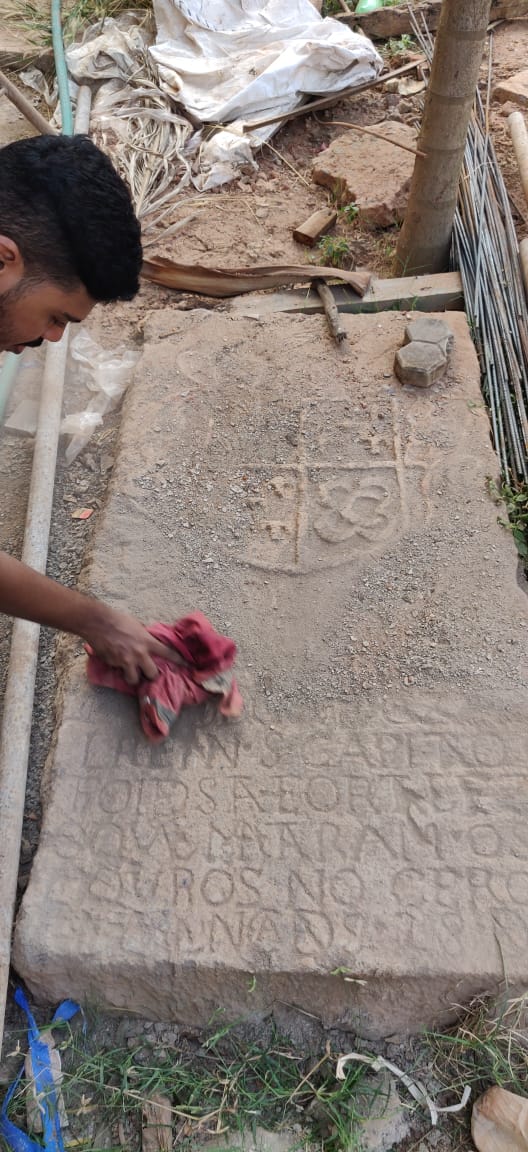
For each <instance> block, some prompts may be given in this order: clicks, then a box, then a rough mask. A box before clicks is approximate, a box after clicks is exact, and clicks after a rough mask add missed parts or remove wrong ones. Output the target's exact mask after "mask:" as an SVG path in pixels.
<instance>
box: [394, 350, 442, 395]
mask: <svg viewBox="0 0 528 1152" xmlns="http://www.w3.org/2000/svg"><path fill="white" fill-rule="evenodd" d="M446 366H447V357H446V353H445V352H444V349H443V348H442V347H441V346H440V345H439V344H425V343H422V342H420V341H418V340H413V341H412V343H411V344H404V346H403V348H398V351H397V353H396V357H395V360H394V371H395V373H396V375H397V377H398V380H400V381H401V383H402V384H413V385H414V386H415V387H416V388H431V386H432V385H433V384H436V383H437V381H438V380H441V378H442V376H443V375H444V372H445V370H446Z"/></svg>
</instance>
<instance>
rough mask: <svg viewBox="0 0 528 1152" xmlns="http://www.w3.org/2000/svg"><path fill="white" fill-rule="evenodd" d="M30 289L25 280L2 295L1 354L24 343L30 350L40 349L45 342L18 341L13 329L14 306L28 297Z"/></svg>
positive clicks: (0, 300)
mask: <svg viewBox="0 0 528 1152" xmlns="http://www.w3.org/2000/svg"><path fill="white" fill-rule="evenodd" d="M29 288H30V285H28V281H27V279H24V280H22V281H21V282H20V284H16V285H15V287H14V288H10V289H9V291H8V292H3V293H2V294H1V295H0V352H1V351H2V349H3V348H12V347H13V346H14V345H16V344H21V343H24V344H25V345H26V346H27V347H28V348H40V345H41V344H42V342H43V341H42V337H40V338H39V339H38V340H24V341H21V340H20V339H18V340H17V338H16V332H15V330H14V327H13V321H12V319H11V316H12V310H13V306H14V305H15V304H17V303H18V301H19V300H22V299H23V297H24V296H26V295H28V290H29Z"/></svg>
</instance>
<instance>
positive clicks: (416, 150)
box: [325, 120, 425, 156]
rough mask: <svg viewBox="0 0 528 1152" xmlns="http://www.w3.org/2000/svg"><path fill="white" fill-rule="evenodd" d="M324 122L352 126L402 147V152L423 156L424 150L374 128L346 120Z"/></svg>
mask: <svg viewBox="0 0 528 1152" xmlns="http://www.w3.org/2000/svg"><path fill="white" fill-rule="evenodd" d="M325 124H333V126H334V128H353V129H354V131H355V132H364V133H365V135H366V136H376V137H377V139H378V140H385V142H386V143H387V144H394V147H395V148H403V150H404V152H410V153H411V154H412V155H413V156H425V152H420V149H419V148H411V146H410V144H402V142H401V140H392V138H391V137H390V136H384V135H383V132H376V130H375V129H374V128H364V127H363V125H362V124H351V123H350V122H349V121H348V120H325Z"/></svg>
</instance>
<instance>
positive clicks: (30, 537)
mask: <svg viewBox="0 0 528 1152" xmlns="http://www.w3.org/2000/svg"><path fill="white" fill-rule="evenodd" d="M90 104H91V91H90V89H89V88H88V87H84V88H81V89H80V92H79V95H78V99H77V115H76V120H75V129H76V131H77V132H87V131H88V127H89V119H90ZM67 355H68V329H66V332H65V333H64V336H63V337H62V340H61V341H60V342H59V343H58V344H50V345H48V349H47V352H46V363H45V368H44V380H43V385H42V393H41V400H40V408H39V418H38V427H37V434H36V439H35V449H34V456H33V469H32V473H31V485H30V490H29V501H28V511H27V519H26V530H25V536H24V547H23V551H22V560H23V561H24V563H25V564H29V565H30V567H31V568H35V569H36V570H37V572H45V570H46V563H47V556H48V541H49V532H50V524H51V513H52V508H53V490H54V485H55V467H56V461H57V450H58V444H59V429H60V422H61V413H62V397H63V391H64V374H65V369H66V359H67ZM39 636H40V628H39V625H38V624H32V623H30V622H29V621H27V620H15V623H14V625H13V636H12V640H11V652H10V656H9V671H8V678H7V687H6V691H5V697H4V715H3V723H2V735H1V740H0V1038H1V1036H2V1034H3V1025H4V1014H5V1004H6V998H7V987H8V978H9V959H10V950H11V932H12V924H13V916H14V910H15V900H16V888H17V877H18V860H19V854H20V842H21V838H22V824H23V818H24V801H25V792H26V778H27V767H28V757H29V741H30V736H31V722H32V712H33V698H34V693H35V675H36V671H37V659H38V646H39Z"/></svg>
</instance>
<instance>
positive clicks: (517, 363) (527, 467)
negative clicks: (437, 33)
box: [413, 16, 528, 487]
mask: <svg viewBox="0 0 528 1152" xmlns="http://www.w3.org/2000/svg"><path fill="white" fill-rule="evenodd" d="M413 25H414V33H415V35H416V37H417V39H418V41H419V43H420V46H421V48H422V49H423V51H424V53H425V55H426V56H427V57H428V58H429V60H431V59H432V53H433V41H432V38H431V36H430V33H429V32H428V30H427V28H426V27H425V26H422V27H420V25H419V24H418V21H417V20H416V18H415V17H414V16H413ZM492 53H493V36H490V41H489V72H488V85H487V96H486V101H485V103H484V102H483V100H482V97H481V95H480V92H478V93H477V96H476V101H475V109H474V113H473V118H472V121H471V124H470V127H469V132H468V138H467V141H466V149H465V155H464V167H463V171H462V175H461V180H460V188H459V196H458V206H457V211H456V216H455V223H454V231H453V266H454V267H455V268H458V269H459V270H460V273H461V276H462V281H463V285H464V296H465V305H466V313H467V315H468V319H469V322H470V325H471V329H472V335H473V340H474V343H475V346H476V349H477V352H478V355H479V360H480V365H481V371H482V390H483V393H484V398H485V400H486V402H487V404H488V407H489V411H490V416H491V423H492V428H493V438H494V444H495V449H496V451H497V454H498V456H499V460H500V465H501V470H502V474H503V479H504V481H505V482H506V483H507V484H508V485H510V486H512V487H518V486H519V485H521V484H526V483H528V415H527V409H528V305H527V300H526V295H525V290H524V284H523V277H522V268H521V260H520V253H519V243H518V240H517V236H516V232H515V226H514V223H513V217H512V213H511V208H510V202H509V199H508V192H507V189H506V185H505V183H504V179H503V176H502V172H501V169H500V167H499V163H498V160H497V156H496V153H495V149H494V147H493V141H492V139H491V135H490V128H489V107H490V95H491V76H492Z"/></svg>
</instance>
